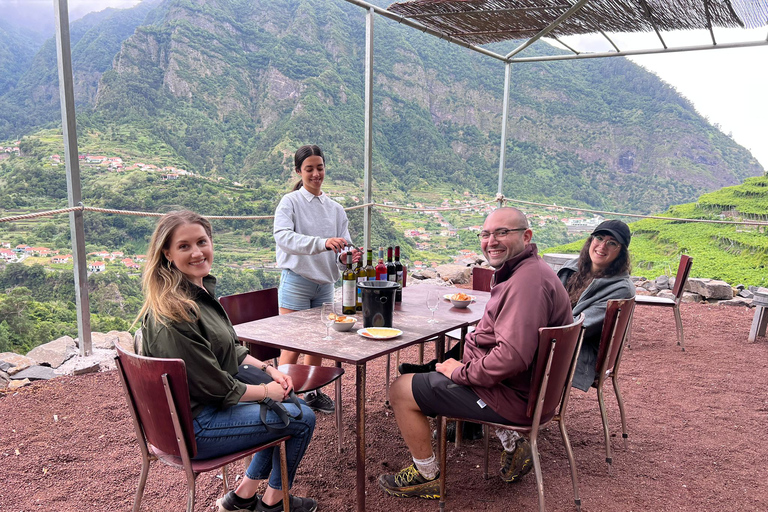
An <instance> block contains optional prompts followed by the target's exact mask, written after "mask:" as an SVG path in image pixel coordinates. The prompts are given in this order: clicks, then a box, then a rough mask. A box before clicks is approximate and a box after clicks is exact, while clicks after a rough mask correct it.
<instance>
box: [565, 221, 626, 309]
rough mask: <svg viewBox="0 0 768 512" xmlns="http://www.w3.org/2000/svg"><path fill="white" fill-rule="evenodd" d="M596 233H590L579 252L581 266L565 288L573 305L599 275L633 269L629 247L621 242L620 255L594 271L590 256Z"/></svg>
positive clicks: (609, 275) (620, 272)
mask: <svg viewBox="0 0 768 512" xmlns="http://www.w3.org/2000/svg"><path fill="white" fill-rule="evenodd" d="M594 238H595V236H594V235H589V236H588V237H587V240H586V241H585V242H584V245H583V246H582V247H581V251H580V252H579V268H578V270H577V271H576V273H574V274H573V275H571V277H570V278H569V279H568V283H567V284H566V285H565V289H566V290H568V297H569V298H570V299H571V305H572V306H573V305H576V303H577V302H578V301H579V297H581V294H582V293H583V292H584V290H585V289H586V288H587V286H589V283H591V282H592V280H593V279H595V278H597V277H613V276H615V275H618V274H624V273H626V274H628V273H629V271H630V270H631V269H632V263H631V262H630V261H629V249H627V246H626V245H624V244H620V247H621V249H620V251H619V255H618V256H616V259H615V260H613V262H612V263H611V264H610V265H609V266H608V268H606V269H605V270H603V271H601V272H597V273H595V274H593V273H592V259H591V258H590V257H589V246H590V245H592V240H593V239H594Z"/></svg>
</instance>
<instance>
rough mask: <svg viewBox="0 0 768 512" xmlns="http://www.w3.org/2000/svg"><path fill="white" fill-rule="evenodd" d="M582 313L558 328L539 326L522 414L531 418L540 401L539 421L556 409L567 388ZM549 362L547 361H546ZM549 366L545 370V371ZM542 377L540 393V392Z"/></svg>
mask: <svg viewBox="0 0 768 512" xmlns="http://www.w3.org/2000/svg"><path fill="white" fill-rule="evenodd" d="M582 323H584V314H583V313H582V314H581V315H579V316H578V318H576V320H575V321H574V322H573V323H572V324H569V325H564V326H562V327H541V328H540V329H539V348H538V352H537V353H536V359H535V360H534V363H533V364H534V370H533V376H532V378H531V390H530V392H529V394H528V409H527V411H526V414H527V415H528V416H529V417H531V418H533V416H534V412H535V409H536V404H537V402H539V401H540V400H543V403H542V405H541V415H540V418H543V421H549V419H550V418H551V417H552V416H553V415H554V414H555V413H556V412H557V406H558V405H559V404H560V402H561V400H562V399H563V395H564V393H565V392H567V390H568V389H570V387H571V382H570V381H571V380H572V379H573V369H574V368H575V364H576V359H577V358H578V349H579V348H580V347H581V324H582ZM550 361H551V362H550ZM547 366H549V372H547ZM545 380H546V388H545V389H544V393H543V395H542V394H541V393H540V391H541V390H542V387H543V385H544V382H545Z"/></svg>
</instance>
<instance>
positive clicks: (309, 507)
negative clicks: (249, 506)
mask: <svg viewBox="0 0 768 512" xmlns="http://www.w3.org/2000/svg"><path fill="white" fill-rule="evenodd" d="M290 500H291V501H290V505H291V507H290V508H291V512H315V510H317V501H315V500H313V499H312V498H300V497H298V496H291V497H290ZM254 510H255V512H283V500H280V501H278V502H277V503H275V504H274V505H272V506H271V507H270V506H267V505H265V504H264V502H263V501H261V500H259V503H258V505H256V508H255V509H254Z"/></svg>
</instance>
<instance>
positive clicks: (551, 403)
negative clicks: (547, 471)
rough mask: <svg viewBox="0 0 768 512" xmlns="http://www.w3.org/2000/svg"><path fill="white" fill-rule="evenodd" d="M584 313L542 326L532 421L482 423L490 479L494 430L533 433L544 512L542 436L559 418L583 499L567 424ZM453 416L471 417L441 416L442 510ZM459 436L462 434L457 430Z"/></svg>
mask: <svg viewBox="0 0 768 512" xmlns="http://www.w3.org/2000/svg"><path fill="white" fill-rule="evenodd" d="M583 322H584V316H583V315H579V317H578V318H577V319H576V321H575V322H573V323H572V324H570V325H565V326H562V327H543V328H541V329H539V348H538V352H537V356H536V360H535V362H534V372H533V376H532V379H531V390H530V394H529V396H528V409H527V415H528V417H529V418H530V419H531V421H530V423H529V424H524V425H506V424H500V423H490V422H478V423H482V424H483V425H484V431H485V443H484V448H485V457H484V464H485V466H484V476H485V478H488V451H489V447H488V444H489V437H490V429H491V428H494V429H507V430H514V431H517V432H523V433H526V434H528V435H529V439H530V444H531V453H532V459H533V469H534V472H535V474H536V488H537V491H538V495H539V510H540V512H544V511H545V510H546V509H545V503H544V480H543V476H542V472H541V462H540V460H539V448H538V436H539V430H540V428H541V427H543V426H544V425H546V424H547V423H549V422H550V421H556V422H557V423H558V424H559V426H560V435H561V436H562V439H563V445H564V446H565V452H566V455H567V456H568V463H569V465H570V468H571V482H572V484H573V496H574V503H575V504H576V508H577V510H581V498H579V478H578V475H577V473H576V461H575V460H574V458H573V450H572V448H571V443H570V440H569V439H568V432H567V431H566V427H565V413H566V411H567V409H568V399H569V397H570V393H571V381H572V380H573V374H574V372H575V370H576V362H577V360H578V357H579V350H580V349H581V341H582V328H581V326H582V323H583ZM449 419H454V420H460V421H468V420H467V418H445V417H440V418H439V428H440V435H439V436H438V437H439V439H440V510H441V511H443V510H444V509H445V500H446V485H445V480H446V445H447V443H446V437H445V433H446V421H447V420H449ZM471 421H475V422H477V420H471ZM457 436H458V433H457Z"/></svg>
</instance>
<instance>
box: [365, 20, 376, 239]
mask: <svg viewBox="0 0 768 512" xmlns="http://www.w3.org/2000/svg"><path fill="white" fill-rule="evenodd" d="M373 15H374V10H373V8H371V9H368V12H367V13H366V15H365V128H364V130H365V133H364V135H363V136H364V138H365V148H364V154H363V187H364V188H365V202H366V204H368V205H369V206H366V207H365V210H364V212H363V233H364V238H365V250H368V249H371V209H372V207H371V206H370V203H371V202H372V200H373V199H372V198H373V194H372V193H371V190H372V185H373V179H372V176H371V172H372V169H371V166H372V163H373Z"/></svg>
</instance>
